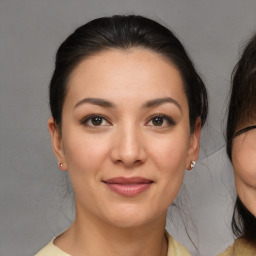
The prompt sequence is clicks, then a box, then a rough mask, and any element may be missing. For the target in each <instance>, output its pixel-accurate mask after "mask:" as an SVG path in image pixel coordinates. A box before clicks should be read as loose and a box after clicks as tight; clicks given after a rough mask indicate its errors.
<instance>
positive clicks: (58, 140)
mask: <svg viewBox="0 0 256 256" xmlns="http://www.w3.org/2000/svg"><path fill="white" fill-rule="evenodd" d="M48 129H49V132H50V135H51V143H52V149H53V152H54V154H55V156H56V158H57V160H58V166H59V168H60V169H61V170H63V171H64V170H66V161H65V154H64V150H63V145H62V137H61V133H60V131H59V128H58V127H57V124H56V122H55V121H54V119H53V118H52V117H51V118H50V119H49V120H48Z"/></svg>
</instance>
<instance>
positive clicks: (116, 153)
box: [111, 127, 146, 168]
mask: <svg viewBox="0 0 256 256" xmlns="http://www.w3.org/2000/svg"><path fill="white" fill-rule="evenodd" d="M113 140H114V142H113V147H112V150H111V160H112V161H113V162H114V163H115V164H120V165H123V166H124V167H126V168H131V167H135V166H138V165H141V164H143V163H144V162H145V161H146V151H145V146H144V143H143V136H142V134H141V133H140V131H139V128H137V129H136V127H126V128H119V129H118V131H117V132H116V133H115V135H114V138H113Z"/></svg>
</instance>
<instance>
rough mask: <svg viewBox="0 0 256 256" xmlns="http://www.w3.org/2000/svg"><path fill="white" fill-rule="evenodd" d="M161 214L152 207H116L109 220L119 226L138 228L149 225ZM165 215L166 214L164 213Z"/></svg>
mask: <svg viewBox="0 0 256 256" xmlns="http://www.w3.org/2000/svg"><path fill="white" fill-rule="evenodd" d="M160 216H161V214H159V213H158V214H154V213H153V212H152V208H151V209H150V208H143V209H142V208H141V207H128V206H127V207H122V208H119V209H116V211H114V212H112V214H111V216H109V221H110V222H111V223H112V224H113V225H114V226H116V227H119V228H136V227H140V226H144V225H147V224H148V223H150V222H154V221H156V220H158V219H159V218H160ZM164 216H165V215H164Z"/></svg>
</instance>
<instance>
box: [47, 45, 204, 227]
mask: <svg viewBox="0 0 256 256" xmlns="http://www.w3.org/2000/svg"><path fill="white" fill-rule="evenodd" d="M61 128H62V132H61V135H60V134H59V132H58V129H56V127H55V124H54V121H53V119H50V120H49V130H50V133H51V136H52V144H53V148H54V151H55V154H56V156H57V158H58V161H59V162H61V163H62V164H63V167H61V168H62V169H63V170H68V171H69V174H70V178H71V182H72V185H73V188H74V191H75V195H76V208H77V216H78V215H80V216H81V214H83V215H85V216H86V217H88V218H89V216H90V218H94V219H98V220H99V219H100V220H101V221H104V222H107V223H111V224H112V225H116V226H119V227H132V226H138V225H143V224H146V223H149V222H152V221H157V220H165V216H166V210H167V208H168V206H169V205H170V204H171V202H172V201H173V200H174V198H175V197H176V195H177V193H178V191H179V189H180V186H181V183H182V179H183V175H184V170H185V169H186V168H189V166H190V162H191V160H196V159H197V156H198V148H199V134H200V121H198V122H197V125H196V129H195V132H194V133H192V134H191V133H190V126H189V109H188V102H187V98H186V95H185V93H184V88H183V83H182V78H181V76H180V74H179V72H178V71H177V69H176V68H175V67H174V65H172V64H171V63H170V62H169V61H167V60H166V59H165V58H163V57H162V56H160V55H158V54H156V53H154V52H151V51H149V50H145V49H130V50H128V51H121V50H109V51H105V52H101V53H98V54H97V55H95V56H92V57H89V58H86V59H85V60H83V61H82V62H81V63H80V64H79V65H78V66H77V67H76V68H75V69H74V71H73V72H72V74H71V77H70V79H69V84H68V90H67V96H66V99H65V102H64V106H63V115H62V127H61ZM92 216H93V217H92Z"/></svg>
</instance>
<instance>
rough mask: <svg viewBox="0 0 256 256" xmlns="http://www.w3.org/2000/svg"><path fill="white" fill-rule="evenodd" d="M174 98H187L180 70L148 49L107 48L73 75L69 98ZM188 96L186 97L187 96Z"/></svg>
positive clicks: (86, 60) (68, 92)
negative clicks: (135, 96)
mask: <svg viewBox="0 0 256 256" xmlns="http://www.w3.org/2000/svg"><path fill="white" fill-rule="evenodd" d="M134 94H136V95H137V96H138V95H140V96H141V99H143V98H146V97H148V98H152V97H153V96H154V95H155V97H168V96H170V97H174V98H176V99H177V100H179V101H185V104H187V102H186V101H187V99H186V95H185V92H184V86H183V81H182V77H181V75H180V72H179V71H178V70H177V68H176V67H175V65H174V64H173V63H172V62H171V61H169V60H167V59H166V58H165V57H163V56H162V55H160V54H158V53H155V52H152V51H150V50H146V49H140V48H132V49H129V50H108V51H103V52H100V53H98V54H96V55H93V56H90V57H88V58H85V59H84V60H82V61H81V62H80V63H79V64H78V66H77V67H76V68H75V69H74V70H73V72H72V73H71V75H70V79H69V83H68V89H67V97H69V96H72V97H76V98H81V97H95V96H97V97H103V98H106V97H107V98H113V99H114V98H117V96H119V98H122V97H126V98H129V97H131V98H132V97H134ZM184 97H185V98H184Z"/></svg>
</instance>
